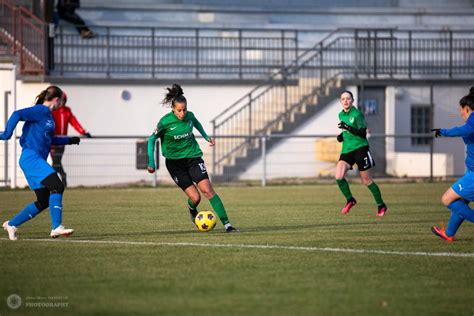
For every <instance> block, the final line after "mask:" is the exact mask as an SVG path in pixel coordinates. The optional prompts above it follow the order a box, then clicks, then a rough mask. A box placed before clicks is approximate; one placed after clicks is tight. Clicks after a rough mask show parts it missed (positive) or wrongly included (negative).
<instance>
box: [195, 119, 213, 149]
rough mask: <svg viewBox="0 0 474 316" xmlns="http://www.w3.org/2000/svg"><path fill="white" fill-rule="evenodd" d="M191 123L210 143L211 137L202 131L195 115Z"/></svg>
mask: <svg viewBox="0 0 474 316" xmlns="http://www.w3.org/2000/svg"><path fill="white" fill-rule="evenodd" d="M193 124H194V127H196V129H197V130H198V131H199V133H200V134H201V135H202V137H204V139H205V140H206V141H208V142H210V143H211V144H212V141H213V140H212V139H211V138H210V137H209V136H208V135H207V133H206V132H205V131H204V128H203V127H202V125H201V123H200V122H199V121H198V120H197V118H196V117H193Z"/></svg>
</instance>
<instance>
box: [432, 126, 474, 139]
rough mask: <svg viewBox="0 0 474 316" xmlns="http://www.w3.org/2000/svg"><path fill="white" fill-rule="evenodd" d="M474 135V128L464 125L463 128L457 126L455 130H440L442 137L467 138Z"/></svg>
mask: <svg viewBox="0 0 474 316" xmlns="http://www.w3.org/2000/svg"><path fill="white" fill-rule="evenodd" d="M473 133H474V127H473V126H471V125H469V124H464V125H462V126H457V127H453V128H442V129H441V130H440V134H441V136H447V137H459V136H461V137H465V136H469V135H471V134H473Z"/></svg>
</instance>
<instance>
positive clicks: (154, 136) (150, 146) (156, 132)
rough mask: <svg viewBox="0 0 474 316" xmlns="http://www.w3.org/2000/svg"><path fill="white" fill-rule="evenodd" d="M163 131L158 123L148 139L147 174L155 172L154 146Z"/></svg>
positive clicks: (162, 127)
mask: <svg viewBox="0 0 474 316" xmlns="http://www.w3.org/2000/svg"><path fill="white" fill-rule="evenodd" d="M164 131H165V128H164V126H163V125H162V124H161V123H158V126H157V127H156V128H155V130H154V132H153V134H151V135H150V137H148V168H147V169H148V172H149V173H153V172H155V168H156V167H155V166H156V165H155V144H156V140H157V139H158V138H159V137H161V136H162V135H163V133H164Z"/></svg>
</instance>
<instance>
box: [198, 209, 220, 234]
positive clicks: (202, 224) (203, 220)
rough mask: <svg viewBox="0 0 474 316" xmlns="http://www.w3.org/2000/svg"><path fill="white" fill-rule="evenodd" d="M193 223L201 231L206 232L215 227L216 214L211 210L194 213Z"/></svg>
mask: <svg viewBox="0 0 474 316" xmlns="http://www.w3.org/2000/svg"><path fill="white" fill-rule="evenodd" d="M194 223H195V224H196V226H197V228H198V229H199V230H200V231H202V232H208V231H211V230H213V229H214V227H216V223H217V221H216V215H214V213H213V212H211V211H201V212H199V213H198V214H197V215H196V218H195V219H194Z"/></svg>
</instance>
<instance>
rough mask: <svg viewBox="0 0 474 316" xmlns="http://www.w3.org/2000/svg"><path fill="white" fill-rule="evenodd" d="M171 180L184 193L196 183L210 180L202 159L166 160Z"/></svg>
mask: <svg viewBox="0 0 474 316" xmlns="http://www.w3.org/2000/svg"><path fill="white" fill-rule="evenodd" d="M166 169H168V171H169V173H170V176H171V178H172V179H173V180H174V182H175V183H176V184H177V185H178V186H179V187H180V188H181V189H182V190H183V191H184V190H186V189H187V188H188V187H190V186H191V185H193V182H194V183H199V182H201V181H202V180H205V179H209V176H208V175H207V170H206V166H205V165H204V160H202V158H183V159H166Z"/></svg>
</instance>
